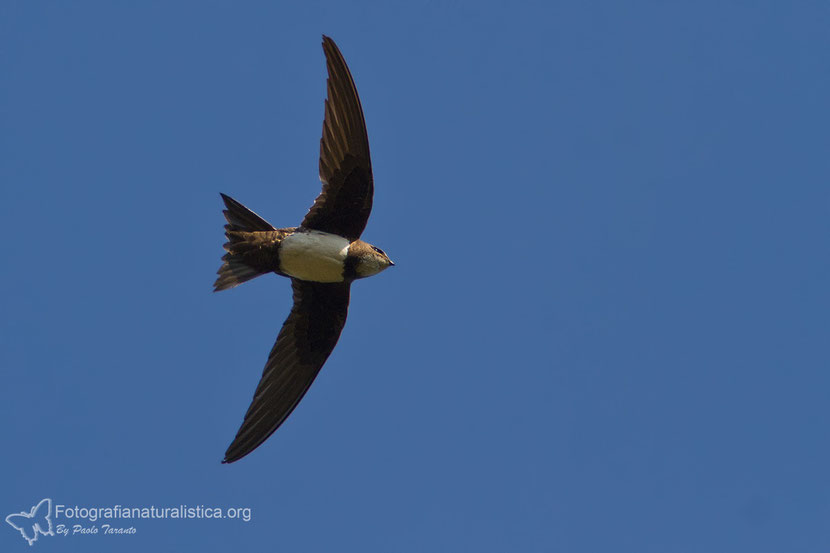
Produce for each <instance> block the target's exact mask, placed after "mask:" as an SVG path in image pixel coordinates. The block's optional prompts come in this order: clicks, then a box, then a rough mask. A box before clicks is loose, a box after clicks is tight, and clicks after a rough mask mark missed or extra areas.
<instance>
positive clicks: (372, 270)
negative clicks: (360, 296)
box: [346, 240, 394, 278]
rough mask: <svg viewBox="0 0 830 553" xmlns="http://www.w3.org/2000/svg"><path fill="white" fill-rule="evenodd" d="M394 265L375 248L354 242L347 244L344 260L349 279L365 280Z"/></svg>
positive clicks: (359, 241)
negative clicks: (346, 253)
mask: <svg viewBox="0 0 830 553" xmlns="http://www.w3.org/2000/svg"><path fill="white" fill-rule="evenodd" d="M392 265H394V263H393V262H392V260H391V259H389V256H388V255H386V254H385V253H384V251H383V250H382V249H380V248H378V247H376V246H373V245H371V244H369V243H368V242H364V241H363V240H355V241H354V242H352V243H351V244H349V254H348V256H347V258H346V272H347V273H350V274H349V276H351V278H366V277H370V276H372V275H376V274H378V273H379V272H381V271H383V270H384V269H386V268H388V267H391V266H392Z"/></svg>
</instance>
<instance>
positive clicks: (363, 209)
mask: <svg viewBox="0 0 830 553" xmlns="http://www.w3.org/2000/svg"><path fill="white" fill-rule="evenodd" d="M323 50H324V51H325V53H326V68H327V69H328V75H329V78H328V81H327V85H326V88H327V91H328V98H326V115H325V119H324V120H323V137H322V138H321V139H320V180H321V181H323V191H322V192H321V193H320V195H319V196H318V197H317V200H315V202H314V205H312V206H311V209H309V211H308V214H306V216H305V219H303V222H302V224H301V226H302V227H305V228H310V229H316V230H322V231H324V232H330V233H332V234H338V235H340V236H344V237H346V238H348V239H349V240H350V241H352V240H357V239H358V238H360V235H361V234H362V233H363V229H364V228H366V222H367V221H368V220H369V214H370V213H371V212H372V196H373V193H374V185H373V181H372V162H371V160H370V157H369V137H368V135H367V133H366V124H365V123H364V121H363V108H362V107H361V106H360V99H359V98H358V96H357V88H355V85H354V80H353V79H352V74H351V73H350V72H349V68H348V67H347V66H346V60H344V59H343V55H342V54H341V53H340V50H338V48H337V45H336V44H334V41H333V40H332V39H330V38H329V37H327V36H324V37H323Z"/></svg>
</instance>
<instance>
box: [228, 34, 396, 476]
mask: <svg viewBox="0 0 830 553" xmlns="http://www.w3.org/2000/svg"><path fill="white" fill-rule="evenodd" d="M323 51H324V52H325V54H326V68H327V70H328V81H327V85H326V89H327V98H326V102H325V116H324V119H323V137H322V138H321V139H320V180H321V181H322V182H323V190H322V192H321V193H320V195H319V196H318V197H317V199H316V200H315V201H314V204H313V205H312V206H311V209H309V211H308V213H307V214H306V216H305V218H304V219H303V220H302V222H301V223H300V226H298V227H289V228H276V227H274V226H272V225H271V224H270V223H268V222H266V221H265V219H263V218H261V217H260V216H259V215H257V214H256V213H254V212H253V211H251V210H250V209H248V208H247V207H245V206H244V205H242V204H241V203H239V202H237V201H236V200H234V199H233V198H231V197H229V196H226V195H225V194H222V200H223V201H224V202H225V207H226V209H225V210H224V211H223V213H224V214H225V219H227V221H228V224H226V225H225V236H226V237H227V239H228V241H227V242H226V243H225V245H224V248H225V250H227V253H226V254H225V255H224V256H223V257H222V261H223V263H222V266H221V267H220V268H219V271H217V272H218V274H219V277H218V278H217V279H216V282H215V283H214V291H215V292H218V291H219V290H227V289H228V288H233V287H234V286H236V285H238V284H242V283H243V282H246V281H248V280H251V279H252V278H255V277H258V276H259V275H263V274H266V273H276V274H278V275H281V276H285V277H288V278H290V279H291V287H292V288H293V291H294V306H293V307H292V308H291V313H290V314H289V315H288V318H287V319H286V320H285V322H284V323H283V325H282V329H281V330H280V332H279V335H278V336H277V341H276V343H275V344H274V347H273V348H272V349H271V353H270V354H269V355H268V361H267V362H266V363H265V368H264V369H263V371H262V378H261V380H260V381H259V385H258V386H257V388H256V392H255V393H254V398H253V401H252V402H251V406H250V407H249V408H248V411H247V413H245V418H244V420H243V421H242V426H241V427H240V428H239V431H238V432H237V433H236V437H235V438H234V440H233V443H231V445H230V446H229V447H228V450H227V451H226V452H225V459H224V460H223V461H222V462H223V463H233V462H234V461H238V460H239V459H241V458H242V457H244V456H245V455H247V454H249V453H250V452H251V451H253V450H254V449H256V448H257V447H259V446H260V445H261V444H262V443H263V442H264V441H265V440H266V439H267V438H268V437H269V436H270V435H271V434H273V433H274V431H275V430H276V429H277V428H279V426H280V425H281V424H282V423H283V422H284V421H285V419H286V418H287V417H288V415H290V414H291V411H293V410H294V408H295V407H296V406H297V404H298V403H299V402H300V400H301V399H302V398H303V396H304V395H305V393H306V391H308V388H309V386H311V383H312V382H313V381H314V378H315V377H316V376H317V373H319V372H320V369H321V368H322V366H323V364H324V363H325V362H326V359H328V357H329V355H330V354H331V352H332V350H333V349H334V346H335V344H337V339H338V338H339V337H340V332H341V331H342V330H343V325H344V324H345V323H346V313H347V311H348V307H349V287H350V286H351V284H352V281H354V280H356V279H359V278H365V277H370V276H372V275H376V274H378V273H380V272H381V271H383V270H384V269H386V268H388V267H390V266H392V265H394V263H392V260H391V259H389V257H388V256H387V255H386V254H385V253H384V252H383V250H381V249H380V248H377V247H375V246H373V245H371V244H368V243H366V242H364V241H362V240H360V235H361V233H362V232H363V229H364V228H365V227H366V222H367V221H368V219H369V213H370V212H371V211H372V194H373V192H374V184H373V180H372V162H371V160H370V158H369V138H368V136H367V134H366V124H365V122H364V121H363V108H361V106H360V99H359V98H358V96H357V89H356V88H355V84H354V80H353V79H352V75H351V73H350V72H349V68H348V67H347V66H346V60H344V59H343V55H342V54H341V53H340V50H339V49H338V48H337V45H336V44H335V43H334V41H333V40H332V39H330V38H329V37H327V36H323Z"/></svg>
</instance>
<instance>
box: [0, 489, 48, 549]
mask: <svg viewBox="0 0 830 553" xmlns="http://www.w3.org/2000/svg"><path fill="white" fill-rule="evenodd" d="M6 522H8V523H9V524H11V526H12V528H14V529H15V530H18V531H19V532H20V534H21V535H22V536H23V539H25V540H26V541H27V542H29V545H32V544H33V543H35V542H36V541H37V535H38V534H43V535H44V536H54V535H55V533H54V532H52V500H51V499H49V498H48V497H47V498H46V499H43V500H41V502H40V503H38V504H37V505H35V506H34V507H32V509H31V510H30V511H29V512H28V513H27V512H25V511H23V512H21V513H13V514H11V515H9V516H7V517H6Z"/></svg>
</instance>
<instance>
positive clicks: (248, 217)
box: [219, 193, 276, 232]
mask: <svg viewBox="0 0 830 553" xmlns="http://www.w3.org/2000/svg"><path fill="white" fill-rule="evenodd" d="M219 195H220V196H222V201H224V202H225V207H227V209H225V210H223V211H222V213H224V214H225V219H227V220H228V224H227V225H225V228H226V229H227V230H241V231H246V232H254V231H257V230H276V229H275V228H274V227H273V226H271V224H270V223H269V222H268V221H266V220H265V219H263V218H262V217H260V216H259V215H257V214H256V213H254V212H253V211H251V210H250V209H248V208H247V207H245V206H244V205H242V204H241V203H239V202H237V201H236V200H234V199H233V198H231V197H230V196H226V195H225V194H222V193H220V194H219ZM228 227H230V228H228Z"/></svg>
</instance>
